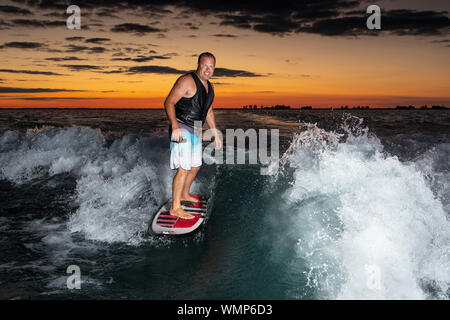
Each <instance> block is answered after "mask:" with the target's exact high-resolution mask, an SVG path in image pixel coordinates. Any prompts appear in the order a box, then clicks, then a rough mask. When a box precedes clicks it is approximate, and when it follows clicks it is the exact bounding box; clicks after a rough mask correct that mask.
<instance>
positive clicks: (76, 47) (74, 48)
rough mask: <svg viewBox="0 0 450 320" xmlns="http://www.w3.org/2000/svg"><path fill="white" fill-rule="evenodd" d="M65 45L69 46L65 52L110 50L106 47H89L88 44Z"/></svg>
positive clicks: (100, 51)
mask: <svg viewBox="0 0 450 320" xmlns="http://www.w3.org/2000/svg"><path fill="white" fill-rule="evenodd" d="M64 47H65V48H67V49H66V50H65V51H64V52H69V53H73V52H86V53H103V52H106V51H108V50H107V49H106V48H104V47H87V46H79V45H76V44H69V45H66V46H64Z"/></svg>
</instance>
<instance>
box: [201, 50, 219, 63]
mask: <svg viewBox="0 0 450 320" xmlns="http://www.w3.org/2000/svg"><path fill="white" fill-rule="evenodd" d="M203 57H209V58H213V59H214V64H216V57H214V55H213V54H212V53H211V52H203V53H202V54H200V55H199V56H198V62H197V63H198V64H200V60H202V58H203Z"/></svg>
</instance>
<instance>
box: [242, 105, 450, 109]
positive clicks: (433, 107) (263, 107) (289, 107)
mask: <svg viewBox="0 0 450 320" xmlns="http://www.w3.org/2000/svg"><path fill="white" fill-rule="evenodd" d="M242 109H245V110H267V109H270V110H289V109H291V106H286V105H282V104H277V105H275V106H270V107H266V106H263V105H261V106H259V107H258V106H257V105H256V104H255V105H251V104H250V105H245V106H242ZM295 109H302V110H310V109H341V110H367V109H370V106H355V107H349V106H341V107H336V108H335V107H328V108H313V107H312V106H303V107H300V108H295ZM375 109H418V108H416V107H415V106H413V105H409V106H396V107H395V108H389V107H388V108H375ZM420 109H447V107H446V106H438V105H435V106H431V107H428V106H427V105H423V106H421V107H420Z"/></svg>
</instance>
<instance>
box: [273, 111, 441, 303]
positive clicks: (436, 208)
mask: <svg viewBox="0 0 450 320" xmlns="http://www.w3.org/2000/svg"><path fill="white" fill-rule="evenodd" d="M305 127H306V130H305V131H303V132H302V133H300V134H297V135H295V136H294V139H293V141H292V144H291V147H290V148H289V149H288V150H287V152H286V153H285V155H284V156H283V157H282V159H283V162H284V165H285V167H286V166H288V167H290V168H293V171H292V186H291V187H290V188H289V189H288V190H287V191H286V192H285V194H284V198H285V201H286V203H287V206H288V207H289V208H288V209H289V210H287V211H289V212H290V217H288V219H289V221H290V223H289V225H290V227H289V230H288V231H287V233H289V234H292V233H294V234H295V235H297V239H298V240H297V245H296V247H295V249H294V250H295V255H296V257H297V258H298V259H300V260H301V261H304V262H305V263H306V268H305V270H304V271H303V275H304V277H305V278H306V281H307V286H308V287H309V288H310V289H311V290H313V291H314V292H315V295H316V296H317V297H318V298H327V299H336V298H337V299H426V298H438V299H448V295H449V285H450V236H449V232H448V231H449V230H450V223H449V219H448V211H446V208H445V207H444V205H443V202H442V199H441V197H440V196H439V194H437V193H436V192H433V191H432V185H431V184H430V181H432V180H433V179H431V180H430V179H429V176H434V177H440V175H442V174H443V173H442V172H441V173H436V172H434V171H433V170H432V169H430V167H427V168H428V171H427V172H424V171H422V170H421V169H420V166H418V165H417V164H416V163H402V162H401V161H399V159H398V158H397V157H395V156H391V155H389V154H387V153H386V152H384V151H383V146H382V144H381V143H380V141H379V140H378V139H377V138H376V136H374V135H371V134H370V133H369V131H368V129H367V128H364V127H363V126H362V119H359V118H356V117H352V116H350V117H349V116H347V117H346V118H344V121H343V126H342V127H341V130H340V131H341V132H342V133H337V132H326V131H324V130H322V129H319V128H317V126H316V125H314V124H307V125H306V126H305ZM428 157H430V155H428ZM427 174H428V178H427ZM445 174H447V175H448V171H447V173H445ZM438 180H439V181H440V183H443V181H442V179H438ZM446 188H447V190H448V180H447V182H446ZM439 190H446V189H442V188H440V189H439ZM447 210H448V207H447ZM296 261H297V260H296Z"/></svg>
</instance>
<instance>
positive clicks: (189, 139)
mask: <svg viewBox="0 0 450 320" xmlns="http://www.w3.org/2000/svg"><path fill="white" fill-rule="evenodd" d="M181 132H182V135H183V140H185V141H184V142H174V141H170V169H178V168H179V167H181V168H183V169H185V170H191V168H192V167H200V166H201V165H202V139H201V138H200V137H199V136H196V135H195V134H194V133H191V132H189V131H187V130H186V129H181Z"/></svg>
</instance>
